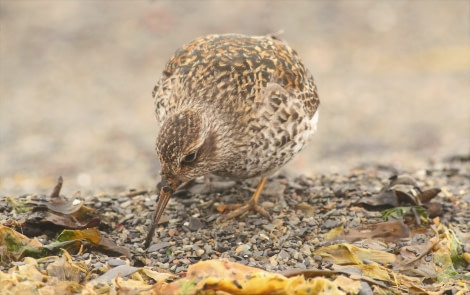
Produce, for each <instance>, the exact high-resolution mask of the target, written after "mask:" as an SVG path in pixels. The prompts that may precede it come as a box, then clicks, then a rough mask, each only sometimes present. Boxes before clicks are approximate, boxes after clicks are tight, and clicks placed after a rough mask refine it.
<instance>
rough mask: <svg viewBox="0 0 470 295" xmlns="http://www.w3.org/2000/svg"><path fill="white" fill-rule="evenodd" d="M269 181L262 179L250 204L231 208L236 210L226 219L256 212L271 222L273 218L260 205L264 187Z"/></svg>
mask: <svg viewBox="0 0 470 295" xmlns="http://www.w3.org/2000/svg"><path fill="white" fill-rule="evenodd" d="M267 180H268V179H267V178H265V177H262V178H261V180H260V182H259V184H258V187H257V188H256V191H255V193H254V194H253V196H252V197H251V199H250V200H249V201H248V202H246V203H245V204H237V205H234V206H231V208H233V209H234V210H233V211H232V212H230V213H228V214H227V215H226V216H225V219H232V218H234V217H237V216H240V215H242V214H244V213H246V212H248V211H256V212H258V213H259V214H261V215H263V216H264V217H266V218H267V219H268V220H271V216H269V214H268V212H266V210H265V209H264V208H263V207H261V206H260V205H258V199H259V197H260V195H261V192H262V191H263V188H264V185H265V184H266V181H267ZM234 207H235V208H234Z"/></svg>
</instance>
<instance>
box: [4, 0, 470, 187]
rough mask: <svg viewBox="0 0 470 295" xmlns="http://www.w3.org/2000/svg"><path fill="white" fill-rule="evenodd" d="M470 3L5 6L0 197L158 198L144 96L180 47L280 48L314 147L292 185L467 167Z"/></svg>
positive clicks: (293, 167)
mask: <svg viewBox="0 0 470 295" xmlns="http://www.w3.org/2000/svg"><path fill="white" fill-rule="evenodd" d="M469 20H470V2H469V1H432V0H430V1H360V0H356V1H349V0H345V1H268V0H266V1H169V0H168V1H144V0H142V1H78V0H70V1H56V0H53V1H43V0H31V1H27V0H21V1H13V0H12V1H8V0H2V1H0V119H1V121H0V122H1V124H0V195H8V194H25V193H39V192H49V191H50V190H51V189H52V187H53V185H54V184H55V182H56V179H57V177H58V176H59V175H62V176H63V177H64V181H65V184H64V188H63V192H64V194H67V193H73V192H75V191H76V190H81V191H82V192H84V191H85V192H87V191H92V190H93V191H94V192H95V193H96V192H97V191H98V190H100V189H109V188H126V189H127V188H136V189H140V188H144V189H151V188H153V187H154V185H155V184H156V182H157V181H158V178H159V164H158V160H157V157H156V155H155V152H154V144H155V137H156V134H157V125H156V120H155V117H154V110H153V100H152V97H151V92H152V89H153V86H154V84H155V82H156V81H157V79H158V78H159V77H160V73H161V70H162V69H163V67H164V65H165V63H166V61H167V60H168V58H169V57H170V56H171V55H172V54H173V52H174V51H175V50H176V49H177V48H178V47H180V46H181V45H182V44H184V43H187V42H189V41H191V40H192V39H194V38H196V37H198V36H201V35H205V34H211V33H229V32H235V33H243V34H248V35H263V34H268V33H276V32H279V31H281V30H282V31H283V35H282V38H284V39H285V40H286V41H287V42H288V43H289V44H290V45H291V46H292V47H293V48H294V49H296V51H297V52H298V53H299V55H300V56H301V58H302V59H303V61H304V63H305V65H306V66H307V67H308V68H309V69H310V71H311V72H312V73H313V75H314V76H315V79H316V81H317V85H318V88H319V94H320V99H321V107H320V109H321V111H320V122H319V129H318V133H317V134H316V136H315V137H314V139H313V140H312V142H311V144H310V145H309V146H308V148H306V149H305V150H304V151H303V152H302V153H301V154H300V155H298V156H297V157H296V158H295V160H293V161H292V162H291V163H290V164H288V165H287V166H286V167H284V169H283V171H284V172H286V173H291V174H299V173H302V174H306V175H316V174H326V173H331V172H339V173H346V172H347V171H348V170H350V169H354V168H355V167H357V166H358V165H371V166H372V165H377V164H379V165H392V166H394V167H397V168H399V169H424V168H426V167H427V166H425V165H429V162H431V163H432V162H439V161H442V159H445V158H446V157H449V156H453V155H462V154H463V155H468V154H469V153H470V73H469V69H470V42H469V38H470V22H469Z"/></svg>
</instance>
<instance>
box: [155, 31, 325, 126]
mask: <svg viewBox="0 0 470 295" xmlns="http://www.w3.org/2000/svg"><path fill="white" fill-rule="evenodd" d="M270 82H271V83H277V84H279V85H281V86H282V87H283V88H284V89H286V90H289V91H291V92H293V93H295V94H296V95H297V96H298V97H299V98H300V99H302V100H303V101H304V106H305V109H306V112H307V114H308V115H309V116H313V114H314V113H315V110H316V108H317V104H318V99H317V95H316V88H315V85H314V83H313V78H312V77H311V75H310V73H309V72H308V71H307V70H306V69H305V67H304V66H303V64H302V63H301V61H300V59H299V58H298V55H297V53H296V52H295V51H294V50H293V49H291V48H290V47H289V46H287V44H285V43H284V42H282V41H280V40H278V39H276V38H275V37H272V36H257V37H249V36H245V35H237V34H226V35H208V36H205V37H202V38H198V39H196V40H194V41H192V42H191V43H189V44H186V45H185V46H183V47H182V48H180V49H179V50H177V51H176V53H175V54H174V56H172V57H171V58H170V60H169V61H168V63H167V65H166V67H165V69H164V71H163V74H162V78H161V80H160V81H159V82H158V83H157V85H156V86H155V89H154V92H153V95H154V98H155V106H156V110H157V117H158V119H159V121H160V122H162V121H163V120H164V119H165V118H166V116H167V115H168V114H171V113H173V112H175V111H177V110H178V109H180V108H184V107H186V106H188V105H194V104H197V105H201V104H203V105H211V106H213V105H214V104H215V105H217V106H218V110H219V111H220V112H228V113H231V114H233V112H237V109H236V108H237V107H238V108H239V109H240V110H241V109H243V113H244V114H246V113H247V111H248V112H249V111H252V108H255V109H256V107H257V106H259V105H260V104H261V103H264V101H260V100H261V99H262V98H261V96H260V93H261V92H262V91H263V89H264V88H265V87H266V86H267V84H268V83H270ZM240 101H242V102H240Z"/></svg>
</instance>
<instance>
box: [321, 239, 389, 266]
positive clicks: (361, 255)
mask: <svg viewBox="0 0 470 295" xmlns="http://www.w3.org/2000/svg"><path fill="white" fill-rule="evenodd" d="M313 255H320V256H321V257H322V258H323V259H324V260H328V261H330V262H331V263H335V264H340V265H343V264H362V263H363V262H364V260H369V261H374V262H377V263H381V264H389V263H393V262H394V261H395V260H396V256H395V255H394V254H391V253H388V252H385V251H380V250H373V249H363V248H359V247H356V246H354V245H350V244H336V245H331V246H327V247H323V248H319V249H317V250H315V251H314V252H313Z"/></svg>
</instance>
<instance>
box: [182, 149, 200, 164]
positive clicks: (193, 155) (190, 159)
mask: <svg viewBox="0 0 470 295" xmlns="http://www.w3.org/2000/svg"><path fill="white" fill-rule="evenodd" d="M196 157H197V153H196V152H191V153H189V154H187V155H186V156H185V157H184V158H183V160H182V161H181V163H183V164H189V163H192V162H194V160H196Z"/></svg>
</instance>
